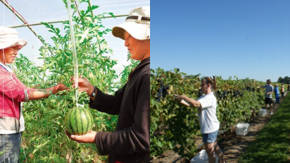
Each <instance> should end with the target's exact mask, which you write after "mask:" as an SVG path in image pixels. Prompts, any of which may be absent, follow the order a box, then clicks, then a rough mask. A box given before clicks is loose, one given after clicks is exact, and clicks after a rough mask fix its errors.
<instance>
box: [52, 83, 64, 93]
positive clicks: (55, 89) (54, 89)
mask: <svg viewBox="0 0 290 163" xmlns="http://www.w3.org/2000/svg"><path fill="white" fill-rule="evenodd" d="M64 90H68V87H67V86H66V85H64V84H62V83H58V84H57V85H56V86H54V87H52V88H51V92H52V94H56V93H57V92H59V91H64Z"/></svg>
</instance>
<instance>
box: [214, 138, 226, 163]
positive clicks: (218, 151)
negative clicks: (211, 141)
mask: <svg viewBox="0 0 290 163" xmlns="http://www.w3.org/2000/svg"><path fill="white" fill-rule="evenodd" d="M214 151H215V153H216V155H217V156H218V157H219V163H224V162H225V161H224V153H223V151H222V150H221V148H220V147H219V145H218V144H217V142H215V149H214Z"/></svg>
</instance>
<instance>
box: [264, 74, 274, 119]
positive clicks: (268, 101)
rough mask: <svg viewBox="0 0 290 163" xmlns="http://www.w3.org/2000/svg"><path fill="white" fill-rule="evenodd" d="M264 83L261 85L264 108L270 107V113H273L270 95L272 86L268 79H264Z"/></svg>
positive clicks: (272, 90)
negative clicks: (263, 93)
mask: <svg viewBox="0 0 290 163" xmlns="http://www.w3.org/2000/svg"><path fill="white" fill-rule="evenodd" d="M266 83H267V84H266V85H265V86H263V88H265V105H266V106H265V107H266V109H270V114H271V115H272V114H273V107H274V106H273V99H272V95H273V92H274V87H273V86H272V85H271V80H270V79H268V80H267V81H266Z"/></svg>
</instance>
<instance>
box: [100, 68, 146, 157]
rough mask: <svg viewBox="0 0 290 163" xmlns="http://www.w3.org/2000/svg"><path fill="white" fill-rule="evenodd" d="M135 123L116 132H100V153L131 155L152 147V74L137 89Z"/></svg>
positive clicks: (144, 77)
mask: <svg viewBox="0 0 290 163" xmlns="http://www.w3.org/2000/svg"><path fill="white" fill-rule="evenodd" d="M136 96H137V97H136V99H137V101H136V110H135V114H134V123H133V124H132V126H130V127H129V128H126V129H123V130H119V131H114V132H98V133H97V136H96V146H97V148H98V151H99V152H100V154H103V155H106V154H109V153H114V154H116V155H130V154H133V153H136V152H138V153H141V152H148V153H149V149H150V140H149V137H150V136H149V128H150V108H149V107H150V75H149V74H148V75H147V74H146V75H144V76H143V77H142V80H141V81H140V83H139V84H138V89H137V90H136Z"/></svg>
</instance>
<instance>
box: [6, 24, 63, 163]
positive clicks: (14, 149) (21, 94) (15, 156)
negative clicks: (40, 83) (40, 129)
mask: <svg viewBox="0 0 290 163" xmlns="http://www.w3.org/2000/svg"><path fill="white" fill-rule="evenodd" d="M25 45H26V41H24V40H22V39H19V38H18V33H17V31H16V30H14V29H12V28H7V27H0V162H5V163H6V162H7V163H11V162H12V163H16V162H19V152H20V144H21V134H22V132H23V131H24V118H23V115H22V109H21V103H22V102H24V101H29V100H37V99H42V98H47V97H49V96H50V95H52V94H56V93H57V92H59V91H62V90H65V89H67V88H66V86H64V85H63V84H58V85H56V86H54V87H51V88H47V89H32V88H28V87H26V86H25V85H24V84H23V83H22V82H21V81H20V80H19V79H18V78H17V77H16V75H15V74H14V72H13V71H12V69H11V68H10V66H9V64H11V63H13V62H14V61H15V58H16V56H17V54H18V51H19V50H20V49H21V48H22V47H23V46H25Z"/></svg>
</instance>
